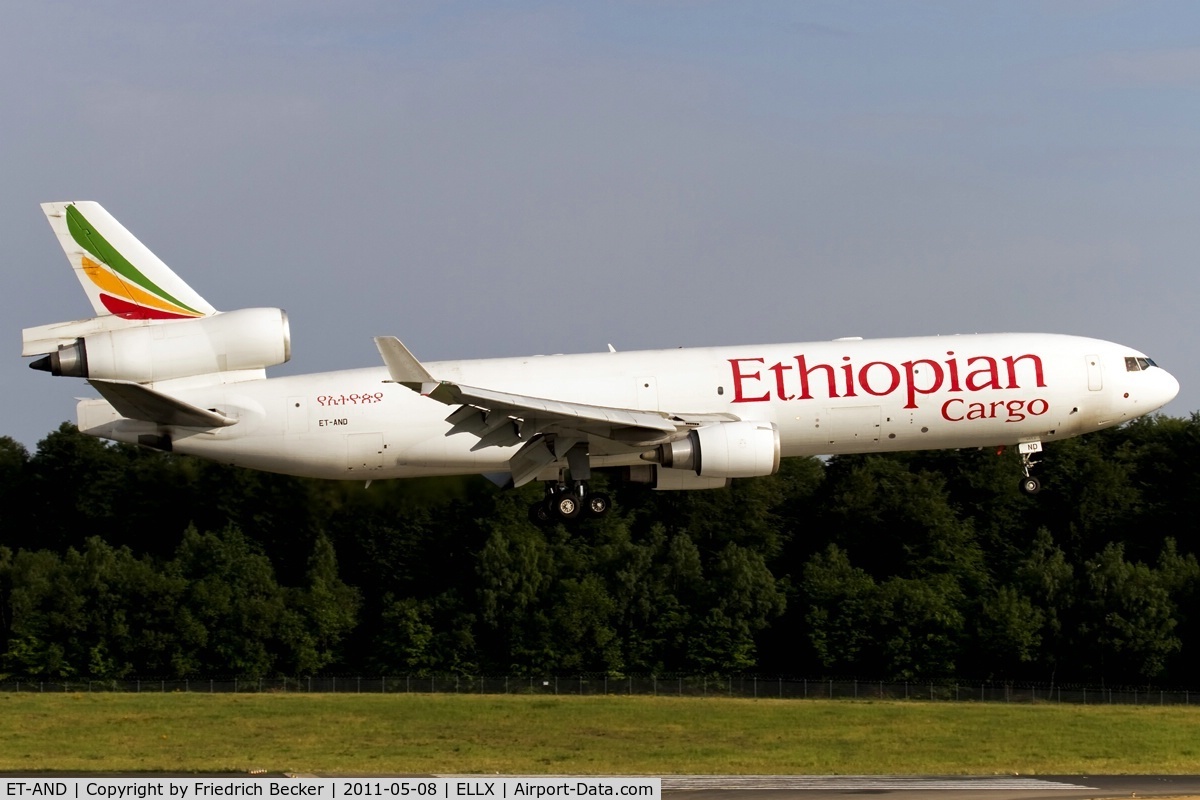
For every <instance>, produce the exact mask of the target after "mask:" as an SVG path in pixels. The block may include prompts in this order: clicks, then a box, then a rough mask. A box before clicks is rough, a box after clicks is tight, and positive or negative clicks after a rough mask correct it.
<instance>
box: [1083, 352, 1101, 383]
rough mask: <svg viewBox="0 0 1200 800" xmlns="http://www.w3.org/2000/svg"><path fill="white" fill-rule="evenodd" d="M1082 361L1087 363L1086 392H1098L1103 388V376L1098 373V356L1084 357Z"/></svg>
mask: <svg viewBox="0 0 1200 800" xmlns="http://www.w3.org/2000/svg"><path fill="white" fill-rule="evenodd" d="M1084 359H1085V360H1086V361H1087V375H1088V390H1089V391H1092V392H1098V391H1100V390H1101V389H1103V388H1104V375H1103V373H1102V372H1101V371H1100V356H1098V355H1095V354H1093V355H1086V356H1084Z"/></svg>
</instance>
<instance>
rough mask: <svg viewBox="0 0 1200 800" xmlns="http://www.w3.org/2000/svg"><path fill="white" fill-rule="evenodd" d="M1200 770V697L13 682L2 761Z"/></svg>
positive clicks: (187, 766) (610, 769)
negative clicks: (486, 691) (26, 686)
mask: <svg viewBox="0 0 1200 800" xmlns="http://www.w3.org/2000/svg"><path fill="white" fill-rule="evenodd" d="M252 769H265V770H271V771H300V772H316V773H322V774H353V773H360V774H361V773H374V774H381V773H406V772H408V773H427V772H433V773H494V772H499V773H503V774H530V773H569V774H601V775H604V774H671V773H700V774H729V773H743V774H753V773H775V774H797V773H799V774H970V775H991V774H1012V773H1020V774H1022V775H1029V774H1098V773H1105V774H1119V773H1175V774H1184V773H1197V772H1200V709H1196V708H1187V707H1178V706H1167V707H1155V706H1070V705H1000V704H971V703H915V702H913V703H909V702H852V701H818V700H810V701H788V700H782V701H781V700H736V699H714V698H661V697H659V698H653V697H632V698H631V697H527V696H472V695H329V694H326V695H278V694H265V695H263V694H252V695H220V694H218V695H205V694H165V695H163V694H140V695H139V694H65V695H64V694H59V695H49V694H46V695H41V694H3V695H0V770H2V771H16V770H21V771H25V770H86V771H99V770H104V771H108V770H112V771H117V770H121V771H125V770H137V771H142V770H144V771H171V772H176V771H197V772H207V771H235V772H241V771H247V770H252Z"/></svg>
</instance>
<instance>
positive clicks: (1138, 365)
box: [1125, 356, 1158, 372]
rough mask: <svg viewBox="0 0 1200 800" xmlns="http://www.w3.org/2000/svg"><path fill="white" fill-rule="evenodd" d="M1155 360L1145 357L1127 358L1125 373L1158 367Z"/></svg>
mask: <svg viewBox="0 0 1200 800" xmlns="http://www.w3.org/2000/svg"><path fill="white" fill-rule="evenodd" d="M1157 366H1158V364H1155V363H1154V359H1152V358H1146V357H1144V356H1125V371H1126V372H1141V371H1142V370H1144V369H1150V368H1151V367H1157Z"/></svg>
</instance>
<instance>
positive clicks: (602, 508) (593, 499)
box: [584, 494, 612, 517]
mask: <svg viewBox="0 0 1200 800" xmlns="http://www.w3.org/2000/svg"><path fill="white" fill-rule="evenodd" d="M584 502H585V503H587V510H588V512H589V513H591V515H592V516H594V517H602V516H604V515H605V514H607V513H608V509H609V508H611V507H612V501H610V500H609V499H608V495H606V494H589V495H588V496H587V499H586V500H585V501H584Z"/></svg>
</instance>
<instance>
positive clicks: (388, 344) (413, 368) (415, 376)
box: [375, 336, 438, 394]
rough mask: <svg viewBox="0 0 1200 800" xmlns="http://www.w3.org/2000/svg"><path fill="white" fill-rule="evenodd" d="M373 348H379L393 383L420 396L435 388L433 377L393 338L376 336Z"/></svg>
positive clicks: (402, 344)
mask: <svg viewBox="0 0 1200 800" xmlns="http://www.w3.org/2000/svg"><path fill="white" fill-rule="evenodd" d="M375 346H376V347H377V348H379V355H381V356H383V363H384V364H386V365H387V368H388V374H389V375H391V378H392V382H393V383H398V384H400V385H401V386H404V387H406V388H408V389H412V390H413V391H414V392H419V393H421V394H429V393H430V392H431V391H433V389H434V388H435V387H436V386H437V384H438V382H437V381H436V380H434V378H433V376H432V375H430V374H429V372H427V371H426V369H425V367H423V366H421V362H420V361H417V357H416V356H414V355H413V354H412V352H411V351H410V350H409V349H408V348H407V347H405V346H404V343H403V342H401V341H400V340H399V339H397V338H396V337H395V336H376V337H375Z"/></svg>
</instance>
